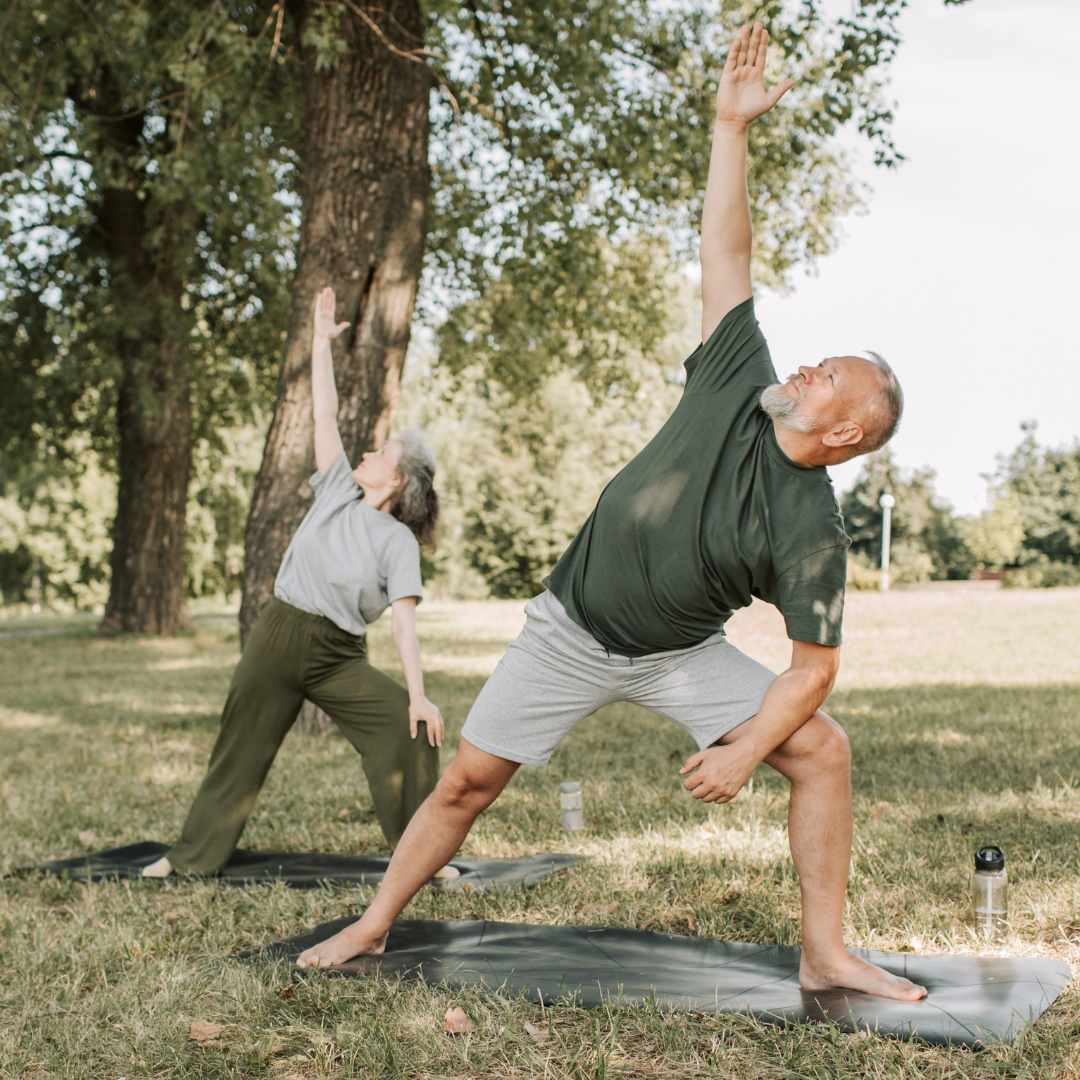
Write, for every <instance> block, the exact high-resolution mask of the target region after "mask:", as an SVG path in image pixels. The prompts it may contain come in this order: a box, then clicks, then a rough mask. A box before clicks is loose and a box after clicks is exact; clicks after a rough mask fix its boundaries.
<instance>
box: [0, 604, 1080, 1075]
mask: <svg viewBox="0 0 1080 1080" xmlns="http://www.w3.org/2000/svg"><path fill="white" fill-rule="evenodd" d="M521 621H522V615H521V605H520V604H513V603H490V604H449V603H447V604H437V603H426V604H424V605H423V606H422V608H421V616H420V633H421V643H422V646H423V648H424V652H425V668H426V671H427V682H428V692H429V696H430V697H431V698H432V699H433V700H435V701H436V702H438V703H439V704H440V706H441V707H442V709H443V713H444V715H445V716H446V717H447V719H448V722H449V730H450V735H451V737H450V738H449V740H448V742H447V745H446V746H445V747H444V748H443V760H444V762H445V761H447V760H449V755H450V754H451V753H452V751H453V745H454V743H455V741H456V737H457V732H458V731H459V730H460V728H461V725H462V723H463V722H464V719H465V716H466V714H467V712H468V708H469V705H470V703H471V702H472V700H473V698H474V697H475V695H476V693H477V692H478V690H479V689H480V687H481V686H482V685H483V681H484V678H485V676H486V674H487V673H488V672H489V671H490V670H491V668H492V667H493V666H494V664H495V662H496V661H497V659H498V657H499V655H500V654H501V652H502V650H503V648H504V646H505V644H506V642H507V641H508V640H509V639H510V638H511V637H512V636H513V635H514V634H515V633H516V630H517V628H518V627H519V626H520V624H521ZM29 631H34V632H33V633H30V632H29ZM38 631H49V632H47V633H43V632H38ZM388 631H389V627H388V626H387V625H383V624H378V625H377V626H376V627H375V628H373V632H372V653H373V659H374V660H375V662H376V663H378V664H380V665H381V666H384V667H385V668H386V669H387V670H389V671H391V672H395V671H396V663H395V661H396V657H395V656H394V653H393V646H392V644H391V642H390V639H389V632H388ZM730 633H731V637H732V639H733V640H734V641H735V642H736V644H738V645H740V647H743V648H745V649H746V650H747V651H749V652H751V653H752V654H753V655H755V656H756V657H758V658H759V659H762V660H763V661H765V662H766V663H769V664H770V665H771V666H774V667H777V666H782V665H783V664H784V662H785V655H786V644H785V641H784V636H783V629H782V625H781V624H780V623H779V619H778V616H777V615H776V613H775V612H774V611H773V610H772V609H770V608H767V607H765V606H755V607H754V608H752V609H750V610H749V611H746V612H743V613H740V614H739V615H738V616H737V617H736V619H735V620H734V621H733V623H732V624H731V627H730ZM845 633H846V639H847V644H846V645H845V649H844V667H843V670H842V673H841V677H840V680H839V683H838V686H837V689H836V691H835V692H834V693H833V695H832V697H831V698H830V700H829V702H828V703H827V705H826V709H827V711H829V712H830V713H831V714H832V715H833V716H834V717H835V718H836V719H837V720H839V721H840V723H841V724H842V725H843V726H844V727H845V729H846V730H847V731H848V733H849V734H850V736H851V740H852V746H853V752H854V777H853V779H854V786H855V817H856V843H855V850H854V852H853V856H852V876H851V884H850V887H849V892H848V907H847V912H846V922H847V934H848V940H849V943H850V944H852V945H859V946H864V947H868V948H875V949H889V950H896V951H919V952H931V953H936V952H979V951H983V949H982V946H981V945H980V943H979V942H977V941H976V940H975V939H974V937H973V935H972V933H971V931H970V929H969V925H968V921H967V918H968V903H967V893H966V888H967V874H968V870H969V866H970V862H971V856H972V852H973V851H974V849H975V847H976V846H978V844H979V843H982V842H985V841H995V842H998V843H1000V844H1001V845H1002V846H1003V848H1004V849H1005V852H1006V856H1007V859H1008V869H1009V875H1010V882H1011V902H1010V914H1011V918H1012V932H1011V937H1010V940H1009V942H1008V945H1007V947H1006V948H1005V949H1004V952H1005V953H1006V954H1008V955H1016V956H1049V957H1055V958H1058V959H1062V960H1065V961H1068V962H1070V963H1072V964H1074V965H1076V964H1078V963H1080V831H1078V827H1077V826H1078V822H1080V718H1078V716H1077V712H1078V696H1077V691H1078V689H1080V647H1078V644H1077V643H1078V642H1080V591H1078V590H1047V591H1032V592H1026V591H997V592H993V591H990V592H988V591H983V590H975V589H972V590H963V589H961V590H955V591H950V590H941V591H933V592H893V593H891V594H886V595H880V594H869V593H856V594H853V595H852V596H851V597H849V604H848V615H847V619H846V627H845ZM237 650H238V644H237V634H236V628H235V622H234V621H233V620H232V619H231V618H229V617H228V616H227V615H225V614H223V613H221V612H217V613H213V614H208V615H206V616H205V617H203V618H202V619H201V620H200V621H199V624H198V626H197V628H196V629H195V630H194V631H193V632H191V633H190V634H186V635H183V636H180V637H176V638H173V639H166V640H159V639H150V638H138V637H113V638H106V637H101V636H99V635H97V634H96V633H95V632H94V630H93V628H92V626H91V625H89V624H87V623H86V622H85V621H79V620H77V619H76V620H70V619H69V620H55V621H54V620H50V619H48V618H47V617H38V618H36V619H34V620H28V621H22V622H15V621H7V622H0V811H2V818H0V829H2V834H0V835H2V838H3V843H2V845H0V870H2V871H3V872H4V873H8V872H9V871H11V870H13V869H16V868H19V867H23V866H26V865H28V864H33V863H36V862H39V861H41V860H43V859H45V858H48V857H60V856H68V855H72V854H78V853H80V852H83V851H86V850H92V849H97V848H101V847H106V846H113V845H118V844H125V843H130V842H133V841H136V840H142V839H158V840H170V839H172V838H174V837H175V836H176V835H177V833H178V830H179V827H180V824H181V822H182V820H183V817H184V814H185V812H186V810H187V807H188V804H189V802H190V800H191V798H192V795H193V794H194V791H195V788H196V786H197V784H198V782H199V780H200V779H201V775H202V770H203V768H204V766H205V762H206V759H207V756H208V753H209V749H210V746H211V744H212V741H213V738H214V734H215V728H216V725H217V715H218V710H219V708H220V705H221V702H222V700H223V697H224V693H225V689H226V686H227V684H228V680H229V676H230V672H231V669H232V666H233V664H234V663H235V660H236V656H237ZM691 749H692V746H691V745H690V744H689V742H688V740H687V738H686V736H685V735H683V733H682V732H681V731H679V730H678V729H677V728H675V727H674V726H671V725H667V724H665V723H664V722H663V721H661V720H659V719H658V718H656V717H654V716H652V715H651V714H649V713H646V712H643V711H641V710H639V709H637V708H635V707H632V706H613V707H610V708H608V709H605V710H603V711H602V712H600V713H598V714H596V715H595V716H594V717H591V718H590V719H589V720H587V721H586V722H585V723H583V724H582V725H581V726H580V727H579V728H578V729H577V731H575V732H574V733H573V735H572V736H571V737H570V738H569V739H568V740H567V741H566V742H565V743H564V745H563V746H562V747H561V748H560V750H559V751H558V752H557V754H556V756H555V758H554V760H553V761H552V763H551V765H550V766H549V767H548V768H546V769H532V768H523V769H522V770H521V771H520V772H519V774H518V776H517V777H516V778H515V779H514V781H513V783H512V784H511V786H510V788H509V789H508V790H507V792H506V793H505V794H504V795H503V797H502V798H501V799H500V800H499V801H498V802H496V804H495V805H494V806H493V807H492V808H491V809H490V810H489V811H488V812H487V813H486V814H484V815H483V816H482V817H481V819H480V821H479V822H478V823H477V827H476V829H475V830H474V832H473V834H472V835H471V837H470V838H469V840H468V844H467V848H466V850H467V851H469V852H473V853H482V854H489V855H510V854H526V853H533V852H542V851H577V852H582V853H585V854H589V855H592V856H594V859H593V860H592V861H591V862H589V863H587V864H583V865H581V866H579V867H577V868H575V869H574V870H573V871H571V872H570V873H568V874H565V875H563V876H561V877H558V878H554V879H550V880H548V881H546V882H544V883H542V884H541V885H540V886H539V887H537V888H534V889H530V890H527V891H525V892H505V893H492V894H457V895H453V894H436V893H433V892H430V891H425V892H424V893H423V894H421V895H420V896H419V897H418V898H417V900H416V901H415V902H414V903H413V904H412V905H411V907H410V908H409V909H408V910H407V911H406V916H409V917H414V918H415V917H424V918H436V919H472V918H493V919H504V920H512V921H515V920H516V921H523V922H555V923H588V924H593V925H614V926H631V927H642V926H646V925H647V926H648V927H649V928H651V929H655V930H663V931H669V932H673V933H678V934H697V935H700V936H704V937H716V938H731V939H737V940H742V941H760V942H782V943H797V942H798V939H799V906H798V886H797V880H796V878H795V875H794V872H793V869H792V867H791V863H790V860H789V857H788V852H787V840H786V834H785V812H786V803H787V798H786V790H785V788H786V784H785V783H784V782H783V781H781V780H780V779H779V778H778V777H777V776H776V775H775V774H772V773H771V772H770V770H768V769H767V768H765V767H763V768H762V769H760V770H759V771H758V772H757V773H756V774H755V776H754V778H753V780H752V782H751V785H750V786H749V787H748V789H747V790H746V791H745V792H743V794H742V795H740V797H739V798H738V799H737V800H735V802H733V803H732V804H730V805H729V806H727V807H722V808H717V807H707V806H702V805H700V804H697V803H694V802H693V801H692V800H690V799H689V798H688V797H687V796H686V795H685V793H684V792H683V791H682V790H681V788H680V787H679V784H678V778H677V775H676V773H677V770H678V768H679V766H680V765H681V764H682V761H683V759H684V757H685V756H686V754H688V753H689V752H690V751H691ZM566 779H575V780H580V781H581V782H582V786H583V788H584V791H585V797H586V815H587V822H588V826H589V827H588V830H587V831H586V832H585V833H584V834H576V835H573V836H568V835H567V834H565V833H563V832H562V830H561V828H560V817H559V809H558V782H559V781H560V780H566ZM369 806H370V803H369V801H368V794H367V789H366V785H365V782H364V779H363V774H362V772H361V770H360V768H359V763H358V760H357V758H356V756H355V753H354V751H353V750H352V748H351V747H350V746H349V744H348V743H346V742H345V740H344V739H342V738H340V737H338V736H336V735H334V734H331V735H324V736H310V735H297V734H292V735H290V736H289V738H288V740H287V741H286V744H285V746H284V748H283V750H282V753H281V755H280V757H279V759H278V762H277V764H276V765H275V767H274V769H273V771H272V772H271V775H270V780H269V782H268V784H267V787H266V789H265V791H264V793H263V795H262V797H261V799H260V801H259V803H258V805H257V807H256V812H255V816H254V817H253V819H252V821H251V823H250V824H249V826H248V829H247V832H246V833H245V836H244V841H243V842H244V844H245V846H248V847H257V848H264V849H270V848H274V849H279V850H280V849H294V850H300V849H307V850H313V849H317V850H323V851H362V850H366V851H376V850H384V848H383V840H382V836H381V833H380V832H379V830H378V827H377V826H376V825H375V823H374V821H373V819H372V816H371V814H370V812H369V810H368V808H369ZM80 834H82V839H80ZM89 834H93V835H92V836H91V835H89ZM370 895H371V893H370V890H366V889H355V890H348V891H340V892H335V891H331V890H316V891H311V892H303V891H291V890H289V889H286V888H283V887H279V886H273V887H265V886H263V887H251V888H245V889H236V888H230V887H226V886H222V885H216V884H214V883H213V882H206V883H193V882H185V883H180V884H169V885H164V886H162V885H160V884H159V883H154V882H145V883H144V882H134V883H132V882H128V883H111V884H108V883H107V884H101V885H94V886H86V885H81V884H75V883H70V882H66V881H58V880H55V879H49V880H47V879H43V878H40V877H37V876H29V877H13V878H6V879H5V880H3V882H2V883H0V941H2V947H3V950H4V963H3V968H2V973H0V1010H2V1011H0V1020H2V1023H0V1075H2V1076H4V1077H8V1076H11V1077H80V1078H81V1077H93V1078H95V1080H97V1078H102V1080H121V1078H123V1080H133V1078H135V1077H144V1076H153V1077H183V1078H185V1080H187V1078H203V1077H238V1078H239V1077H275V1078H282V1080H285V1078H300V1077H304V1078H309V1077H349V1076H379V1077H388V1076H409V1077H480V1076H483V1077H491V1076H495V1077H503V1076H507V1077H509V1076H529V1077H531V1076H536V1077H544V1078H549V1077H550V1078H553V1080H554V1078H560V1077H615V1076H626V1077H665V1078H667V1077H692V1076H693V1077H698V1076H719V1077H731V1078H735V1077H738V1078H740V1080H745V1078H752V1077H770V1078H773V1077H793V1078H795V1077H798V1078H804V1077H806V1078H809V1077H822V1078H825V1077H847V1076H864V1075H865V1076H874V1077H877V1076H881V1077H912V1078H914V1077H933V1078H939V1077H940V1078H944V1077H949V1076H953V1077H964V1078H968V1077H986V1078H990V1077H995V1078H999V1077H1012V1076H1015V1077H1066V1076H1075V1075H1077V1074H1080V1049H1078V1047H1077V1043H1078V1037H1080V1023H1078V1020H1077V1018H1076V1016H1077V1013H1078V1011H1080V997H1078V995H1077V993H1076V989H1075V986H1070V988H1069V989H1068V990H1067V991H1066V993H1065V994H1064V995H1063V996H1062V997H1061V998H1060V999H1059V1001H1058V1002H1057V1004H1056V1005H1055V1006H1054V1007H1053V1008H1052V1009H1051V1010H1049V1011H1048V1012H1047V1013H1046V1014H1045V1015H1044V1017H1043V1018H1042V1020H1041V1021H1040V1022H1039V1024H1038V1025H1037V1026H1036V1027H1035V1028H1034V1030H1032V1031H1030V1032H1025V1033H1024V1034H1022V1036H1021V1037H1020V1038H1019V1039H1018V1040H1017V1041H1016V1042H1015V1043H1013V1044H1012V1045H1009V1046H1000V1047H996V1048H992V1049H989V1050H985V1051H979V1052H971V1051H967V1050H963V1049H956V1048H953V1049H948V1048H946V1049H943V1048H940V1047H933V1046H929V1045H925V1044H920V1043H917V1042H916V1043H902V1042H896V1041H892V1040H888V1039H884V1038H879V1037H877V1036H867V1035H864V1036H849V1035H843V1034H840V1033H838V1032H837V1031H836V1030H833V1029H830V1028H826V1027H806V1028H793V1029H788V1030H780V1029H776V1028H772V1027H769V1026H765V1025H759V1024H756V1023H754V1022H752V1021H749V1020H746V1019H741V1018H732V1017H714V1016H702V1015H693V1016H688V1015H684V1014H668V1013H664V1012H659V1011H656V1010H648V1009H646V1010H629V1009H627V1010H618V1009H614V1010H603V1011H589V1010H583V1009H576V1008H571V1007H562V1008H555V1009H552V1010H550V1011H549V1012H548V1013H547V1014H546V1017H541V1009H540V1007H539V1006H535V1005H532V1004H530V1003H528V1002H524V1001H521V1000H517V999H507V998H502V997H499V996H496V995H493V994H485V993H482V992H479V991H474V990H469V991H464V992H458V991H455V992H453V993H450V992H448V991H446V990H443V989H432V988H427V987H419V986H415V985H407V984H398V983H395V982H386V981H379V980H341V979H334V978H328V977H325V976H320V975H315V976H312V977H308V978H303V979H301V978H298V977H297V975H296V973H295V972H294V971H293V970H292V969H291V968H290V967H289V966H287V965H284V964H280V965H277V966H261V967H260V966H250V965H244V964H240V963H237V962H236V961H233V960H229V959H228V958H227V957H228V955H229V954H230V953H232V952H234V951H235V950H237V949H239V948H242V947H245V946H250V945H252V944H254V943H258V942H262V941H266V940H269V939H271V938H273V937H275V936H282V935H285V934H289V933H296V932H298V931H299V930H301V929H307V928H309V927H310V926H313V925H315V924H316V923H319V922H323V921H326V920H329V919H332V918H338V917H340V916H342V915H346V914H350V913H353V912H359V911H360V910H361V909H362V908H363V906H364V904H365V902H366V901H367V900H368V899H369V897H370ZM451 1005H455V1006H460V1007H462V1008H463V1009H464V1010H465V1011H466V1012H467V1013H468V1015H469V1016H470V1017H471V1018H472V1020H473V1022H474V1023H475V1025H476V1029H477V1030H476V1033H475V1034H473V1035H470V1036H467V1037H461V1036H450V1035H447V1034H445V1033H444V1032H443V1031H442V1018H443V1015H444V1013H445V1012H446V1010H447V1008H448V1007H449V1006H451ZM544 1019H546V1020H550V1021H551V1027H550V1030H551V1034H550V1036H549V1037H548V1038H547V1039H546V1040H545V1041H542V1042H536V1041H534V1039H533V1038H532V1037H531V1036H530V1035H529V1033H528V1032H527V1031H526V1029H525V1027H524V1024H525V1022H530V1023H532V1024H534V1025H537V1024H540V1023H541V1022H542V1020H544ZM200 1020H201V1021H208V1022H210V1023H214V1024H218V1025H221V1026H222V1028H223V1031H222V1033H221V1035H220V1036H219V1038H218V1039H217V1040H216V1043H217V1045H210V1046H200V1045H198V1044H196V1043H194V1042H192V1041H190V1040H189V1038H188V1034H189V1031H190V1029H191V1025H192V1023H193V1022H195V1021H200Z"/></svg>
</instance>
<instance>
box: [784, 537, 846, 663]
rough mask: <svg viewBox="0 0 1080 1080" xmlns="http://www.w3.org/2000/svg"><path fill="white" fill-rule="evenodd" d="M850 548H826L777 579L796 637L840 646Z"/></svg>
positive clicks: (790, 630)
mask: <svg viewBox="0 0 1080 1080" xmlns="http://www.w3.org/2000/svg"><path fill="white" fill-rule="evenodd" d="M846 581H847V548H846V547H845V546H843V545H842V544H841V545H837V546H836V547H828V548H823V549H822V550H821V551H816V552H814V554H813V555H808V556H807V557H806V558H805V559H801V560H800V561H799V562H797V563H795V565H794V566H791V567H789V568H788V569H787V570H785V571H784V573H782V574H781V575H780V577H779V578H778V579H777V583H776V584H777V592H778V599H777V605H776V606H777V607H778V608H779V609H780V613H781V614H782V615H783V616H784V625H785V626H786V627H787V635H788V637H789V638H790V639H791V640H792V641H809V642H813V643H815V644H817V645H830V646H833V647H835V646H838V645H839V644H840V643H841V640H842V636H841V633H840V629H841V624H842V622H843V619H844V587H845V584H846Z"/></svg>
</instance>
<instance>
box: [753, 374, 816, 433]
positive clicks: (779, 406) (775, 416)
mask: <svg viewBox="0 0 1080 1080" xmlns="http://www.w3.org/2000/svg"><path fill="white" fill-rule="evenodd" d="M761 408H762V410H763V411H764V412H765V413H767V414H768V416H769V419H771V420H773V421H775V422H776V423H777V424H779V425H780V426H781V427H784V428H787V429H788V430H789V431H798V432H800V433H801V434H803V435H805V434H807V432H810V431H813V430H814V426H815V424H816V419H817V418H816V417H814V416H812V415H810V414H809V413H806V412H805V410H804V409H803V403H802V401H801V400H800V399H799V398H791V397H788V395H787V394H785V393H784V386H783V384H782V383H776V384H775V385H774V386H767V387H765V389H764V390H762V391H761Z"/></svg>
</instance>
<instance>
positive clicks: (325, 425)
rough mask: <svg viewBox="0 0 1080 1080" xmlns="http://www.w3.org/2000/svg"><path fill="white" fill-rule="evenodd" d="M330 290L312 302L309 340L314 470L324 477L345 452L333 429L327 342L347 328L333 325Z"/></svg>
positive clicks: (334, 418)
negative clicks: (312, 319)
mask: <svg viewBox="0 0 1080 1080" xmlns="http://www.w3.org/2000/svg"><path fill="white" fill-rule="evenodd" d="M334 303H335V297H334V290H333V289H331V288H329V287H327V288H325V289H323V291H322V292H321V293H319V296H318V299H317V300H316V301H315V333H314V335H313V337H312V340H311V405H312V412H314V414H315V467H316V468H317V469H318V470H319V472H321V473H324V472H326V470H327V469H328V468H330V466H331V465H332V464H333V463H334V461H335V460H336V458H337V456H338V455H339V454H340V453H341V452H342V451H343V450H344V449H345V446H344V444H343V443H342V441H341V433H340V432H339V431H338V426H337V412H338V396H337V386H336V385H335V383H334V358H333V357H332V356H331V355H330V342H331V341H333V340H334V338H336V337H337V336H338V334H340V333H341V331H342V330H344V329H345V327H347V326H348V325H349V324H348V323H347V322H343V323H335V322H334Z"/></svg>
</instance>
